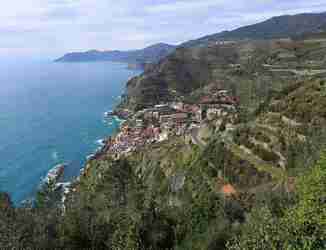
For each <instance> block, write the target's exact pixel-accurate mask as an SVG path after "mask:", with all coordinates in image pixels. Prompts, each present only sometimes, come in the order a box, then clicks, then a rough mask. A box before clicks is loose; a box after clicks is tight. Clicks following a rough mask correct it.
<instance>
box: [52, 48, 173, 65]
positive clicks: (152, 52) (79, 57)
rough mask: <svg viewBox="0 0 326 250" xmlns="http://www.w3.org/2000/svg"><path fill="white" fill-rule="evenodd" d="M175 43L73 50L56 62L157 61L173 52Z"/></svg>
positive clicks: (140, 62)
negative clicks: (140, 46) (139, 47)
mask: <svg viewBox="0 0 326 250" xmlns="http://www.w3.org/2000/svg"><path fill="white" fill-rule="evenodd" d="M174 49H175V46H174V45H170V44H166V43H157V44H153V45H151V46H148V47H146V48H143V49H137V50H128V51H121V50H108V51H99V50H88V51H85V52H72V53H67V54H65V55H64V56H62V57H60V58H58V59H56V60H55V62H90V61H112V62H125V63H137V64H143V63H155V62H157V61H158V60H160V59H161V58H163V57H165V56H167V55H168V54H170V53H172V52H173V51H174Z"/></svg>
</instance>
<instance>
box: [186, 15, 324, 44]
mask: <svg viewBox="0 0 326 250" xmlns="http://www.w3.org/2000/svg"><path fill="white" fill-rule="evenodd" d="M273 25H274V27H272V26H273ZM323 30H326V12H320V13H301V14H296V15H281V16H275V17H271V18H269V19H267V20H265V21H262V22H259V23H255V24H251V25H246V26H242V27H239V28H236V29H234V30H231V31H222V32H219V33H215V34H211V35H207V36H204V37H201V38H199V39H195V40H190V41H188V42H185V43H183V44H182V45H181V46H182V47H192V46H198V45H200V44H207V43H209V42H215V41H221V40H225V39H235V40H242V39H264V40H265V39H273V38H286V37H292V36H295V35H301V34H303V33H307V32H309V33H317V32H319V31H323Z"/></svg>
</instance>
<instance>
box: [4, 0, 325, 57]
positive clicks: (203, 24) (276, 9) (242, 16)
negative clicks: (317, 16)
mask: <svg viewBox="0 0 326 250" xmlns="http://www.w3.org/2000/svg"><path fill="white" fill-rule="evenodd" d="M323 11H326V1H325V0H174V1H172V0H5V1H2V3H1V12H0V32H1V33H0V34H1V39H0V55H6V54H10V55H36V56H40V55H43V56H47V57H49V56H59V55H61V54H63V53H65V52H68V51H69V52H70V51H78V50H88V49H93V48H94V49H100V50H109V49H134V48H141V47H144V46H147V45H150V44H153V43H157V42H167V43H172V44H177V43H180V42H183V41H186V40H190V39H194V38H199V37H201V36H203V35H207V34H211V33H216V32H219V31H222V30H226V29H233V28H236V27H239V26H242V25H246V24H252V23H255V22H257V21H262V20H264V19H266V18H269V17H272V16H275V15H282V14H294V13H301V12H323Z"/></svg>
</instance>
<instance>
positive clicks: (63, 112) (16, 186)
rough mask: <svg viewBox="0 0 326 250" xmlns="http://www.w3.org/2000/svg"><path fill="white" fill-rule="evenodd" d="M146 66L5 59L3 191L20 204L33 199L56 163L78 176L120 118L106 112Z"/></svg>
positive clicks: (1, 71) (0, 147) (0, 120)
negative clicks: (128, 81) (107, 115)
mask: <svg viewBox="0 0 326 250" xmlns="http://www.w3.org/2000/svg"><path fill="white" fill-rule="evenodd" d="M139 73H140V71H137V70H129V69H127V65H125V64H119V63H110V62H96V63H54V62H51V61H41V60H34V61H28V60H25V61H24V60H17V61H10V62H3V61H2V62H0V191H5V192H8V193H9V194H10V195H11V198H12V200H13V202H14V203H15V204H19V203H20V202H21V201H23V200H25V199H28V198H31V197H32V196H33V195H34V194H35V191H36V190H37V188H38V186H39V184H40V181H41V179H42V178H44V177H45V176H46V174H47V172H48V171H49V170H50V169H51V168H52V167H53V166H55V165H56V164H60V163H68V164H69V165H68V167H67V168H66V171H65V179H66V180H70V179H72V178H73V177H76V176H77V175H78V174H79V172H80V169H81V168H83V165H84V163H85V161H86V156H87V155H89V154H92V153H93V152H94V151H95V150H96V149H97V148H98V147H99V144H98V142H97V141H98V140H99V139H102V138H104V137H106V136H109V135H110V134H112V133H114V132H115V131H116V130H117V128H118V126H119V123H118V121H115V120H113V121H108V120H105V119H104V116H103V113H104V112H105V111H108V110H111V109H113V108H114V106H115V105H116V104H117V103H118V102H119V97H120V96H121V94H123V92H124V89H125V85H126V82H127V80H128V79H129V78H130V77H132V76H135V75H137V74H139Z"/></svg>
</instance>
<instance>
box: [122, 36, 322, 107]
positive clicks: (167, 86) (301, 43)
mask: <svg viewBox="0 0 326 250" xmlns="http://www.w3.org/2000/svg"><path fill="white" fill-rule="evenodd" d="M323 34H324V33H320V34H319V35H318V37H317V38H316V35H305V37H304V38H303V39H296V40H291V39H274V40H266V41H256V40H249V41H239V42H234V43H228V44H210V45H208V46H201V47H192V48H177V49H176V51H175V52H174V53H172V54H170V55H169V56H168V57H166V58H164V59H163V60H161V61H160V62H159V63H158V64H157V65H154V66H153V67H152V68H151V69H149V70H147V71H145V72H144V73H143V74H141V75H140V76H138V77H135V78H133V79H131V80H130V81H129V82H128V83H127V98H126V99H125V100H124V103H123V106H124V107H132V108H133V109H138V108H141V107H146V106H151V105H153V104H157V103H160V102H165V101H168V100H180V99H185V98H186V99H187V98H189V97H191V98H192V99H194V100H196V98H198V97H199V96H200V95H201V94H203V93H205V92H207V91H209V88H211V87H213V88H214V87H215V88H226V89H229V90H232V91H233V92H234V94H235V95H237V96H239V97H240V99H241V101H242V103H248V100H249V98H254V99H256V100H257V102H259V101H262V100H263V99H264V98H265V97H266V95H267V92H270V91H272V90H277V89H280V88H282V87H285V86H287V85H291V84H292V83H294V82H295V81H297V80H298V79H303V78H305V77H309V76H313V75H320V76H322V75H325V73H326V72H325V68H324V67H325V64H326V60H325V56H324V55H325V54H324V51H325V47H326V40H325V39H322V38H323V37H325V36H324V35H323ZM325 38H326V37H325Z"/></svg>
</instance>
